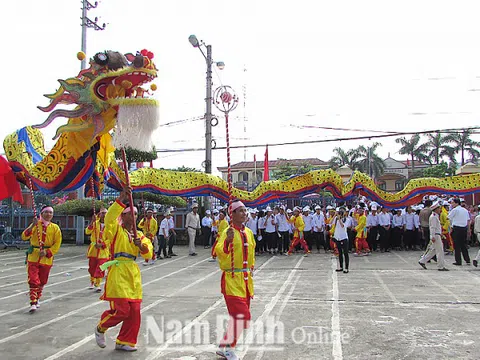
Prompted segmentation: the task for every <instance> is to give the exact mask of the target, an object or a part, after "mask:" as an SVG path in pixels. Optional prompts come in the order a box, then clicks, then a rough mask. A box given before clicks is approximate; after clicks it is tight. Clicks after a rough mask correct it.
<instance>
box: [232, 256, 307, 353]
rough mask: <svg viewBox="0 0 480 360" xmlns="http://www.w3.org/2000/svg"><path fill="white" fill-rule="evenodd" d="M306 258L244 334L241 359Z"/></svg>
mask: <svg viewBox="0 0 480 360" xmlns="http://www.w3.org/2000/svg"><path fill="white" fill-rule="evenodd" d="M304 259H305V258H304V257H303V256H302V257H301V258H300V260H298V261H297V263H296V264H295V266H294V267H293V269H292V270H291V271H290V274H289V275H288V277H287V279H286V280H285V282H284V283H283V284H282V286H281V287H280V289H279V290H278V291H277V293H276V294H275V296H274V297H273V298H272V299H271V300H270V302H269V303H268V304H267V305H266V306H265V310H264V311H263V313H262V315H260V316H259V317H258V318H257V320H255V323H254V324H253V326H251V327H250V328H249V329H248V330H247V333H246V335H245V336H244V344H245V347H244V348H243V350H242V351H241V352H240V354H239V355H238V357H239V358H240V359H241V358H243V357H245V355H246V354H247V352H248V349H249V347H250V344H253V340H254V339H255V336H256V333H257V329H259V328H263V324H265V323H266V318H267V316H269V315H270V313H271V312H272V310H273V308H274V307H275V305H276V304H277V302H278V301H279V300H280V297H281V296H282V295H283V293H284V292H285V290H286V289H287V287H288V286H289V285H290V283H291V282H292V280H293V278H294V276H295V275H296V272H295V270H297V269H298V268H299V266H300V265H301V264H302V262H303V260H304Z"/></svg>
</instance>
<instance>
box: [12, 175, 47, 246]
mask: <svg viewBox="0 0 480 360" xmlns="http://www.w3.org/2000/svg"><path fill="white" fill-rule="evenodd" d="M25 176H26V178H27V181H28V188H29V189H30V196H31V197H32V208H33V217H34V218H37V204H36V203H35V195H34V194H33V184H32V179H31V178H30V176H27V175H25ZM12 201H13V200H12ZM37 235H38V248H39V250H40V251H43V245H44V244H43V231H42V227H41V226H40V221H39V222H37Z"/></svg>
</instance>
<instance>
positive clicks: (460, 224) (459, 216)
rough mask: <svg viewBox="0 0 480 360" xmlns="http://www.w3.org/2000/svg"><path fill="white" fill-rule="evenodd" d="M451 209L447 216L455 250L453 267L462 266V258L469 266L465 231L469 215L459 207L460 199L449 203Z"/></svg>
mask: <svg viewBox="0 0 480 360" xmlns="http://www.w3.org/2000/svg"><path fill="white" fill-rule="evenodd" d="M451 206H452V207H453V209H452V210H450V213H449V214H448V219H449V220H450V223H451V225H452V229H453V230H452V239H453V245H454V248H455V262H454V263H453V265H462V256H463V259H464V260H465V262H466V263H467V264H468V265H470V255H469V254H468V249H467V231H468V226H469V222H470V214H469V212H468V210H467V209H465V208H463V207H461V206H460V199H458V198H455V199H453V200H452V201H451Z"/></svg>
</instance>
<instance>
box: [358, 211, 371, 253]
mask: <svg viewBox="0 0 480 360" xmlns="http://www.w3.org/2000/svg"><path fill="white" fill-rule="evenodd" d="M358 214H359V217H358V225H357V226H356V227H355V231H356V232H357V235H356V236H355V250H356V255H357V256H358V255H362V254H363V255H368V254H369V253H370V248H369V247H368V243H367V217H366V216H365V211H364V209H363V208H359V209H358Z"/></svg>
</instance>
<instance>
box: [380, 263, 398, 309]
mask: <svg viewBox="0 0 480 360" xmlns="http://www.w3.org/2000/svg"><path fill="white" fill-rule="evenodd" d="M373 274H374V275H375V278H376V279H377V280H378V282H379V283H380V285H382V288H383V290H385V292H386V293H387V295H388V296H389V297H390V299H391V300H392V301H393V303H394V304H395V305H398V304H400V302H399V301H398V299H397V298H396V297H395V295H393V293H392V292H391V291H390V289H389V288H388V286H387V284H385V282H384V281H383V279H382V278H381V276H380V274H379V273H378V271H376V270H374V271H373Z"/></svg>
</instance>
